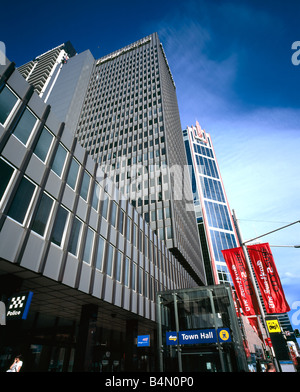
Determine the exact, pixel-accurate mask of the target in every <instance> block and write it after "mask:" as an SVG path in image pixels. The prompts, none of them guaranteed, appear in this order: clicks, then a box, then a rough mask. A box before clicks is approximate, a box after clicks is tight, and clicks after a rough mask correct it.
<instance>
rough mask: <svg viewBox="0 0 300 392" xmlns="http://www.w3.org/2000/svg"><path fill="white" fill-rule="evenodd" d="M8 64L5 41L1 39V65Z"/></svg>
mask: <svg viewBox="0 0 300 392" xmlns="http://www.w3.org/2000/svg"><path fill="white" fill-rule="evenodd" d="M5 64H6V49H5V44H4V42H2V41H0V65H5Z"/></svg>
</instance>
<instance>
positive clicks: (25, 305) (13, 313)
mask: <svg viewBox="0 0 300 392" xmlns="http://www.w3.org/2000/svg"><path fill="white" fill-rule="evenodd" d="M32 296H33V292H32V291H29V292H28V293H22V294H19V293H18V294H16V295H13V296H12V297H11V298H10V299H9V301H8V304H7V313H6V320H21V319H22V320H26V318H27V315H28V310H29V307H30V303H31V299H32Z"/></svg>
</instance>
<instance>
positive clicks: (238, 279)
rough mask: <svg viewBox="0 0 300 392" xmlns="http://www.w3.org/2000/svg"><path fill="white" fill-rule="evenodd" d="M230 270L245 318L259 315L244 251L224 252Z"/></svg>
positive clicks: (234, 249) (232, 250) (227, 250)
mask: <svg viewBox="0 0 300 392" xmlns="http://www.w3.org/2000/svg"><path fill="white" fill-rule="evenodd" d="M222 254H223V256H224V259H225V261H226V264H227V267H228V269H229V272H230V275H231V278H232V280H233V285H234V288H235V291H236V294H237V297H238V300H239V303H240V305H241V308H242V310H243V312H244V315H245V316H254V315H257V314H259V308H258V304H257V300H256V296H255V292H254V288H253V285H252V282H251V278H250V274H249V271H248V267H247V264H246V260H245V256H244V252H243V249H242V248H241V247H240V248H233V249H226V250H222Z"/></svg>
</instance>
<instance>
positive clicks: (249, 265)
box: [232, 210, 280, 372]
mask: <svg viewBox="0 0 300 392" xmlns="http://www.w3.org/2000/svg"><path fill="white" fill-rule="evenodd" d="M232 215H233V219H234V222H235V225H236V230H237V233H238V237H239V241H240V243H241V247H242V249H243V253H244V256H245V260H246V264H247V266H248V270H249V273H250V279H251V281H252V285H253V288H254V291H255V295H256V299H257V303H258V306H259V310H260V314H261V320H262V324H263V327H264V329H265V333H266V336H267V338H270V335H269V330H268V327H267V323H266V320H265V317H266V316H265V311H264V309H263V306H262V302H261V299H260V295H259V292H258V288H257V286H256V280H255V277H254V274H253V271H252V266H251V261H250V259H249V256H248V252H247V247H246V245H245V243H246V242H249V241H246V242H243V239H242V235H241V231H240V227H239V223H238V220H237V217H236V214H235V210H232ZM258 326H259V328H260V324H259V323H258ZM261 333H262V331H261ZM262 336H264V335H263V333H262ZM263 345H264V348H265V351H266V350H267V348H266V342H265V341H263ZM271 352H272V354H273V359H274V364H275V367H276V370H277V372H280V369H279V366H278V364H277V360H276V358H275V354H274V352H273V350H271Z"/></svg>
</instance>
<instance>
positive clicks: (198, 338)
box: [166, 328, 231, 346]
mask: <svg viewBox="0 0 300 392" xmlns="http://www.w3.org/2000/svg"><path fill="white" fill-rule="evenodd" d="M218 341H219V342H220V343H221V342H222V343H225V342H231V335H230V330H229V328H218V330H217V331H216V330H215V329H213V328H211V329H198V330H192V331H179V332H178V333H177V332H174V331H173V332H167V333H166V343H167V345H168V346H174V345H177V344H181V345H184V344H203V343H217V342H218Z"/></svg>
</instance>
